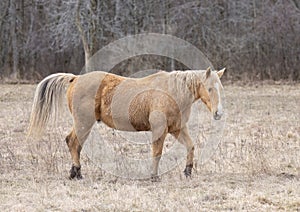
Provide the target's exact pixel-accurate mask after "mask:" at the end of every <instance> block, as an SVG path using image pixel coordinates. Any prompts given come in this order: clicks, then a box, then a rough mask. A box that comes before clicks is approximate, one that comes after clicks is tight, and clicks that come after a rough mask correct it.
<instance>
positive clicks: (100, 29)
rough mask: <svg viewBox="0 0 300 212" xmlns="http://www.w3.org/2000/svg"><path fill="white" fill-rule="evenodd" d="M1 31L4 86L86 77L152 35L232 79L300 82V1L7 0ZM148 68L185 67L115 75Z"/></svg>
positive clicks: (153, 59)
mask: <svg viewBox="0 0 300 212" xmlns="http://www.w3.org/2000/svg"><path fill="white" fill-rule="evenodd" d="M0 32H1V34H0V77H1V78H2V79H4V78H10V79H13V80H20V79H28V80H35V79H41V78H42V77H44V76H46V75H48V74H51V73H55V72H72V73H75V74H78V73H80V71H81V69H82V67H83V66H84V64H85V61H88V59H89V58H90V57H91V56H92V55H93V54H94V53H95V52H97V50H99V49H101V48H102V47H104V46H105V45H107V44H109V43H110V42H112V41H115V40H117V39H120V38H123V37H125V36H128V35H135V34H139V33H147V32H154V33H161V34H170V35H173V36H176V37H178V38H181V39H184V40H186V41H188V42H190V43H191V44H193V45H195V46H196V47H197V48H199V49H200V50H201V51H202V52H203V53H204V54H205V55H206V56H207V57H208V59H209V60H210V61H211V62H212V63H213V65H214V66H215V68H216V69H217V68H222V67H227V69H228V70H230V71H229V72H228V75H227V76H226V77H227V78H229V79H233V80H240V79H241V80H244V79H247V80H265V79H273V80H280V79H285V80H299V79H300V71H299V65H300V36H299V34H300V1H299V0H265V1H259V0H251V1H249V0H240V1H234V0H229V1H225V0H213V1H211V0H201V1H184V0H176V1H175V0H166V1H158V0H149V1H146V0H140V1H137V0H128V1H120V0H112V1H107V0H105V1H98V0H67V1H63V0H53V1H47V0H3V1H1V2H0ZM145 67H147V68H149V67H151V68H153V69H154V68H157V69H165V70H172V69H184V68H185V67H184V66H183V65H182V64H180V63H179V62H175V61H172V60H171V59H168V58H164V57H160V56H154V55H147V56H138V57H135V58H132V59H129V60H127V61H124V62H122V63H121V64H118V65H117V66H116V67H115V68H114V71H115V72H119V73H121V74H122V71H121V70H128V69H133V70H134V71H137V70H141V69H144V68H145ZM99 70H101V67H99Z"/></svg>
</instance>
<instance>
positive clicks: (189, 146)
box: [177, 126, 194, 177]
mask: <svg viewBox="0 0 300 212" xmlns="http://www.w3.org/2000/svg"><path fill="white" fill-rule="evenodd" d="M177 140H178V141H179V142H180V143H181V144H183V145H184V146H185V148H186V150H187V160H186V167H185V169H184V171H183V172H184V174H185V176H186V177H190V176H191V175H192V169H193V159H194V144H193V142H192V139H191V137H190V135H189V131H188V129H187V127H186V126H184V127H183V128H182V129H181V130H180V133H179V135H178V136H177Z"/></svg>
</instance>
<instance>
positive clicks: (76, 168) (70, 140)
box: [66, 129, 82, 179]
mask: <svg viewBox="0 0 300 212" xmlns="http://www.w3.org/2000/svg"><path fill="white" fill-rule="evenodd" d="M66 143H67V145H68V147H69V151H70V154H71V158H72V161H73V164H72V167H71V170H70V177H69V178H70V179H74V178H77V179H82V175H81V170H80V169H81V165H80V152H81V149H82V146H81V144H80V142H79V141H78V138H77V136H76V133H75V130H74V129H72V131H71V132H70V134H69V135H68V136H67V137H66Z"/></svg>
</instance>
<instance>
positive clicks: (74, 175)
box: [69, 165, 82, 180]
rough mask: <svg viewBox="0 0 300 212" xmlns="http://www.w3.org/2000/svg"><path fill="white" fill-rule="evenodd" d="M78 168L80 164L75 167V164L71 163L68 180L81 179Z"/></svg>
mask: <svg viewBox="0 0 300 212" xmlns="http://www.w3.org/2000/svg"><path fill="white" fill-rule="evenodd" d="M80 168H81V167H80V166H79V167H77V166H74V165H72V168H71V170H70V177H69V178H70V180H72V179H75V178H76V179H78V180H80V179H82V175H81V171H80Z"/></svg>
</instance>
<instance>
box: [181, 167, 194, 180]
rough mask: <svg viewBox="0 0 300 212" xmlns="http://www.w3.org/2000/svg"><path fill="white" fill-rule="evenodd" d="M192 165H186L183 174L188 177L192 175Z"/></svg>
mask: <svg viewBox="0 0 300 212" xmlns="http://www.w3.org/2000/svg"><path fill="white" fill-rule="evenodd" d="M192 168H193V165H187V166H186V167H185V169H184V171H183V173H184V175H185V176H186V177H187V178H188V177H191V176H192Z"/></svg>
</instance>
